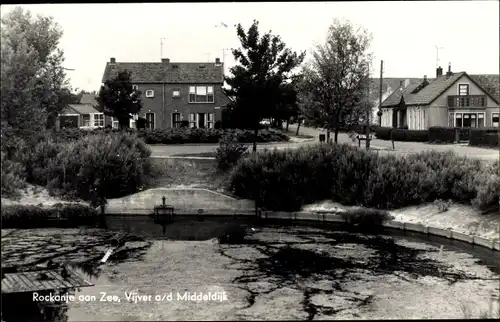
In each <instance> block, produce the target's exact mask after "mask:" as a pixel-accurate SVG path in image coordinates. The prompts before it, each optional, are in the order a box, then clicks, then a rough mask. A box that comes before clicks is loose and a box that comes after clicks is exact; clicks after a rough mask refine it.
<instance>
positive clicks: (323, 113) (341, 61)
mask: <svg viewBox="0 0 500 322" xmlns="http://www.w3.org/2000/svg"><path fill="white" fill-rule="evenodd" d="M370 43H371V35H370V34H369V33H368V32H367V31H366V30H365V29H363V28H362V27H359V26H354V25H352V24H351V23H350V22H349V21H345V22H341V21H339V20H334V22H333V23H332V25H331V26H330V27H329V29H328V35H327V37H326V41H325V43H324V44H320V45H317V46H316V48H315V50H314V52H313V55H312V56H313V59H312V61H311V62H310V64H309V66H308V67H306V69H305V71H304V82H305V84H303V85H302V89H303V91H302V94H301V97H302V100H303V101H305V105H304V108H305V110H307V113H306V117H307V118H308V119H309V120H310V121H312V123H313V124H315V125H316V126H322V127H324V128H326V130H327V131H329V132H330V131H333V132H334V133H335V139H334V140H335V143H337V139H338V133H339V130H340V129H341V128H342V127H350V126H355V125H358V124H360V123H361V122H363V121H364V120H363V118H362V117H360V115H364V113H363V110H364V109H365V108H366V106H367V104H364V102H363V100H365V99H366V98H365V96H366V86H367V85H368V82H367V75H368V74H369V72H368V68H369V65H370V63H371V60H372V54H371V53H369V52H368V48H369V46H370Z"/></svg>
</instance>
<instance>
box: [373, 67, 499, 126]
mask: <svg viewBox="0 0 500 322" xmlns="http://www.w3.org/2000/svg"><path fill="white" fill-rule="evenodd" d="M497 77H498V76H497ZM476 79H477V77H475V76H473V77H471V76H469V75H468V74H467V73H466V72H458V73H453V72H452V71H451V65H450V66H449V67H448V72H447V73H446V74H445V75H443V72H442V68H441V67H438V68H437V70H436V78H435V79H433V80H428V79H427V77H424V79H423V80H422V81H420V82H418V81H417V82H410V83H409V84H402V83H401V84H400V88H399V90H396V91H394V92H393V93H392V94H391V95H389V97H387V99H386V100H384V101H383V103H382V108H381V110H382V117H381V119H382V120H381V121H382V122H381V125H382V126H384V127H394V128H408V129H410V130H425V129H428V128H429V127H432V126H448V127H498V126H499V112H500V111H499V103H498V101H499V100H498V98H497V97H495V96H496V95H495V94H491V90H486V89H485V86H483V85H481V84H480V83H479V82H478V81H477V80H476ZM405 85H406V86H405Z"/></svg>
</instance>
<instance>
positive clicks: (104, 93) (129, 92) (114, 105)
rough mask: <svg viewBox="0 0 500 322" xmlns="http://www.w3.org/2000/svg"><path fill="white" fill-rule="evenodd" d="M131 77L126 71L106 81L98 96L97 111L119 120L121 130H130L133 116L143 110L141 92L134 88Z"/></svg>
mask: <svg viewBox="0 0 500 322" xmlns="http://www.w3.org/2000/svg"><path fill="white" fill-rule="evenodd" d="M131 75H132V74H131V73H130V72H129V71H126V70H125V71H121V72H119V73H118V75H117V76H116V77H115V78H113V79H109V80H106V81H105V82H104V85H102V86H101V89H100V90H99V94H98V96H97V103H98V106H97V109H98V110H100V111H102V112H103V113H104V114H105V115H109V116H113V117H115V118H117V119H118V122H119V124H120V129H124V128H128V127H129V124H130V118H131V117H132V115H133V114H137V113H139V111H140V110H141V109H142V103H141V98H140V97H141V92H140V91H138V90H135V89H133V88H132V83H131V82H130V79H131V78H130V77H131Z"/></svg>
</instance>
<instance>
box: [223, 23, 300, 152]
mask: <svg viewBox="0 0 500 322" xmlns="http://www.w3.org/2000/svg"><path fill="white" fill-rule="evenodd" d="M258 24H259V23H258V22H257V21H256V20H254V22H253V24H252V26H251V27H250V28H249V29H248V31H247V32H246V33H245V31H244V30H243V27H242V26H241V24H238V25H237V26H236V29H237V35H238V38H239V40H240V43H241V48H239V49H233V51H232V53H233V56H234V58H235V59H236V61H237V62H238V65H236V66H235V67H233V68H231V73H232V77H226V78H225V80H226V82H227V84H228V85H229V86H230V89H229V90H228V95H230V96H233V97H235V98H236V101H235V104H234V107H233V110H232V112H231V113H233V115H234V114H237V115H238V116H237V117H236V118H237V119H240V120H245V121H246V123H247V124H248V126H249V127H250V128H252V129H253V130H254V142H253V151H254V152H255V151H257V142H256V139H257V135H258V131H259V123H260V121H261V120H262V119H263V118H266V117H272V116H273V115H276V113H277V110H278V107H279V106H282V105H286V104H290V96H287V95H284V94H283V93H284V88H285V87H286V85H285V84H287V83H288V82H289V81H290V79H291V77H292V75H293V74H292V71H293V70H294V69H295V68H296V67H297V66H299V65H300V64H301V63H302V61H303V60H304V56H305V53H301V54H297V53H295V52H292V51H291V50H290V49H289V48H287V47H286V45H285V43H284V42H283V41H282V40H281V39H280V37H279V36H275V35H272V34H271V31H269V32H268V33H266V34H264V35H263V36H262V37H260V35H259V31H258Z"/></svg>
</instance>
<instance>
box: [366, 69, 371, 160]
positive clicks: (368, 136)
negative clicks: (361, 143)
mask: <svg viewBox="0 0 500 322" xmlns="http://www.w3.org/2000/svg"><path fill="white" fill-rule="evenodd" d="M367 67H368V68H367V75H366V76H367V83H368V86H366V102H367V108H366V149H367V150H369V149H370V113H371V112H372V105H371V102H370V63H367Z"/></svg>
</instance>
